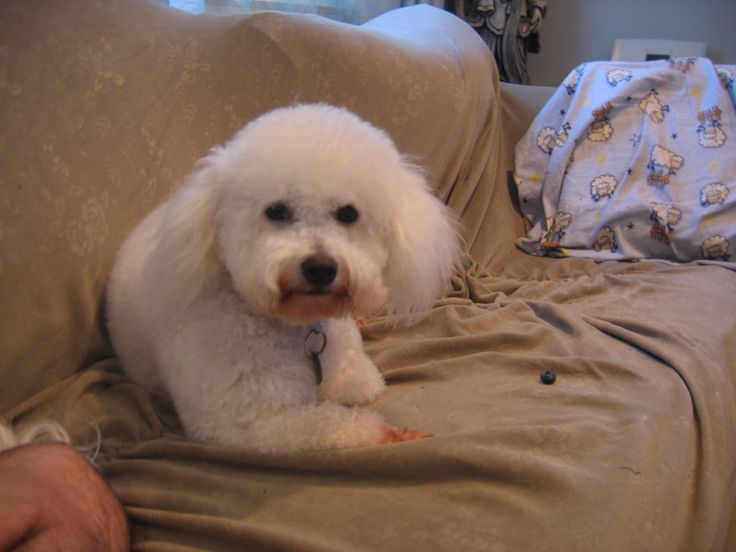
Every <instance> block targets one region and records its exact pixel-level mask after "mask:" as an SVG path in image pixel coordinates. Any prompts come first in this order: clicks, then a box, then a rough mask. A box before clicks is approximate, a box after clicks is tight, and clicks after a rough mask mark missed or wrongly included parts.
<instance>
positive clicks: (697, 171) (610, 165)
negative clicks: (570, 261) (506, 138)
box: [515, 58, 736, 268]
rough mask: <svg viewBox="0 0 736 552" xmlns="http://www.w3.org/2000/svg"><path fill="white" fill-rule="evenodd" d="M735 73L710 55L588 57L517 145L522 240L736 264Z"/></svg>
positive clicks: (620, 254) (531, 246)
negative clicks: (641, 59)
mask: <svg viewBox="0 0 736 552" xmlns="http://www.w3.org/2000/svg"><path fill="white" fill-rule="evenodd" d="M735 77H736V66H716V65H713V63H711V62H710V61H709V60H707V59H703V58H697V59H694V58H687V59H672V60H661V61H654V62H645V63H625V62H592V63H587V64H584V65H581V66H579V67H577V68H576V69H575V70H574V71H572V73H570V75H569V76H568V77H567V78H566V79H565V81H564V82H563V84H562V85H561V86H560V87H559V88H558V89H557V91H556V92H555V93H554V95H553V96H552V98H551V99H550V100H549V102H548V103H547V104H546V105H545V107H544V109H543V110H542V111H541V112H540V113H539V115H538V116H537V118H536V119H535V120H534V122H533V123H532V125H531V127H530V128H529V130H528V131H527V133H526V134H525V135H524V137H523V138H522V140H521V141H520V142H519V144H517V146H516V151H515V155H516V161H515V163H516V166H515V181H516V185H517V187H518V193H519V204H520V208H521V210H522V213H523V214H524V216H525V218H526V221H527V223H528V224H527V236H526V237H525V238H522V239H520V240H519V241H518V242H517V245H518V246H519V247H520V248H521V249H523V250H524V251H526V252H527V253H530V254H533V255H552V256H570V257H573V256H577V257H591V258H594V259H598V260H606V259H618V260H623V259H641V258H655V259H665V260H670V261H702V262H718V263H719V264H725V265H728V266H729V267H731V268H733V267H734V266H736V264H734V261H736V257H734V248H736V210H734V205H735V202H736V191H734V190H733V188H734V185H735V184H736V112H735V105H736V94H735V92H734V78H735Z"/></svg>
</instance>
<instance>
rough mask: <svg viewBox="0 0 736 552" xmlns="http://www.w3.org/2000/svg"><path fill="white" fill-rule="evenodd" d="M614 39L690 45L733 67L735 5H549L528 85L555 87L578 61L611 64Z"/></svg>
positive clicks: (640, 1) (632, 0)
mask: <svg viewBox="0 0 736 552" xmlns="http://www.w3.org/2000/svg"><path fill="white" fill-rule="evenodd" d="M616 38H658V39H669V40H692V41H697V42H705V43H706V44H707V45H708V49H707V56H708V57H709V58H711V59H712V60H713V61H714V62H715V63H732V64H736V0H549V3H548V8H547V16H546V17H545V19H544V24H543V27H542V34H541V41H542V51H541V53H539V54H529V60H528V66H529V74H530V76H531V80H532V84H542V85H549V86H557V85H558V84H560V82H562V80H563V79H564V78H565V76H566V75H567V74H568V73H569V72H570V71H571V70H572V69H573V68H574V67H576V66H577V65H579V64H580V63H582V62H584V61H591V60H606V59H610V58H611V50H612V49H613V41H614V39H616Z"/></svg>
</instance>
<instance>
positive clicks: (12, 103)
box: [0, 0, 495, 415]
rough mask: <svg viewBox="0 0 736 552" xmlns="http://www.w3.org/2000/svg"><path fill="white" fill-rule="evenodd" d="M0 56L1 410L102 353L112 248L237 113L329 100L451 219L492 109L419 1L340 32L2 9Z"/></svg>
mask: <svg viewBox="0 0 736 552" xmlns="http://www.w3.org/2000/svg"><path fill="white" fill-rule="evenodd" d="M0 58H1V59H2V61H1V63H0V68H1V69H0V71H1V73H0V103H1V105H2V106H3V107H2V109H1V110H0V167H2V172H1V173H0V281H2V284H3V285H2V288H1V289H0V304H1V305H2V307H3V309H2V312H1V313H0V351H1V353H0V378H2V381H3V385H1V386H0V415H2V414H3V413H5V412H7V411H8V409H9V408H11V407H12V406H13V405H16V404H18V403H19V402H21V401H23V400H24V399H26V398H28V397H29V396H31V395H33V394H34V393H38V392H39V391H41V390H43V389H45V388H47V387H49V386H50V385H52V384H54V383H56V382H59V381H61V380H63V379H64V378H66V377H68V376H71V375H73V374H74V373H75V372H77V371H78V370H79V369H81V368H83V367H84V366H86V365H88V364H90V363H91V362H93V361H94V360H96V359H100V358H102V357H105V356H109V355H111V354H112V351H111V350H110V347H109V344H108V342H107V340H106V338H105V335H104V313H103V312H102V310H103V307H102V305H103V304H104V301H103V296H104V288H105V283H106V280H107V275H108V273H109V270H110V267H111V265H112V263H113V260H114V256H115V253H116V251H117V249H118V247H119V246H120V244H121V243H122V241H123V240H124V239H125V236H126V235H127V234H128V232H130V230H131V229H132V228H133V226H134V225H135V224H136V223H137V222H138V221H139V220H140V219H141V218H142V217H143V216H144V214H145V213H146V212H148V211H149V210H151V209H152V208H153V207H154V206H155V205H157V204H158V203H160V202H161V201H163V200H164V199H165V198H166V197H167V196H168V195H169V194H170V193H171V191H172V190H174V189H176V188H177V187H178V186H179V185H180V183H181V182H182V179H183V178H184V176H185V175H186V174H187V173H188V172H189V171H190V170H191V169H192V167H193V165H194V163H195V162H196V160H197V159H198V158H200V157H201V156H203V155H204V154H206V153H207V151H208V149H209V148H210V147H212V146H213V145H215V144H218V143H222V142H224V141H225V140H227V139H228V138H229V137H230V136H231V135H232V134H233V133H234V132H235V131H236V130H237V129H239V128H240V127H241V126H242V125H243V124H245V123H246V122H247V121H249V120H250V119H252V118H254V117H256V116H257V115H259V114H260V113H263V112H265V111H268V110H270V109H272V108H274V107H277V106H280V105H285V104H291V103H294V102H316V101H322V102H330V103H334V104H337V105H342V106H345V107H347V108H349V109H351V110H353V111H355V112H357V113H358V114H359V115H361V116H362V117H364V118H366V119H368V120H370V121H371V122H373V123H374V124H376V125H377V126H379V127H382V128H385V129H386V130H387V131H388V132H389V133H390V134H391V135H392V137H393V138H394V140H395V141H396V142H397V144H398V146H399V148H400V149H401V150H402V151H404V152H405V153H407V154H409V155H410V156H412V158H413V159H414V160H416V162H417V163H419V164H421V165H423V166H424V167H425V168H426V170H427V173H428V176H429V179H430V181H431V182H432V183H433V185H435V186H436V187H437V191H438V194H439V195H440V196H441V197H442V198H443V199H445V200H447V201H449V202H450V203H451V204H452V205H453V207H454V208H456V210H457V211H458V212H459V213H460V214H461V216H462V213H463V211H464V210H465V206H466V205H467V203H468V201H469V200H470V198H471V196H472V194H468V193H466V192H465V191H463V190H458V192H461V193H459V194H458V193H456V192H455V190H454V188H455V183H456V181H458V179H462V180H467V175H468V174H470V173H472V171H471V169H470V168H469V166H468V163H470V161H471V160H476V159H481V160H483V159H485V157H486V154H485V153H483V152H480V153H478V152H474V148H475V147H476V143H477V142H478V139H479V136H481V135H482V134H483V133H484V132H486V130H485V126H486V124H487V120H488V113H489V112H490V110H491V109H492V107H493V105H494V104H493V102H492V96H493V93H494V86H495V84H494V76H495V73H494V68H493V63H492V61H491V57H490V56H489V55H488V52H487V51H486V50H485V47H484V45H483V43H482V41H480V40H479V39H478V38H477V37H476V36H475V34H474V33H473V32H472V30H470V29H469V28H467V26H466V25H465V24H464V23H462V22H461V21H460V20H457V19H456V18H454V17H453V16H451V15H449V14H447V13H446V12H442V11H440V10H436V9H432V8H428V7H416V8H409V9H406V10H398V11H397V12H391V13H389V14H386V15H384V16H382V17H380V18H378V19H376V20H374V21H372V22H369V23H368V24H366V25H364V26H362V27H354V26H350V25H345V24H341V23H337V22H332V21H328V20H325V19H322V18H319V17H315V16H303V15H286V14H273V13H271V14H257V15H254V16H232V17H230V16H227V17H214V16H207V15H199V16H197V15H190V14H186V13H183V12H178V11H176V10H173V9H170V8H167V7H165V6H162V5H159V4H156V3H153V2H145V1H143V0H107V1H105V2H97V3H91V2H87V1H86V0H69V1H66V2H57V1H55V0H7V1H5V2H2V3H1V4H0ZM484 147H485V146H484ZM474 162H475V161H474Z"/></svg>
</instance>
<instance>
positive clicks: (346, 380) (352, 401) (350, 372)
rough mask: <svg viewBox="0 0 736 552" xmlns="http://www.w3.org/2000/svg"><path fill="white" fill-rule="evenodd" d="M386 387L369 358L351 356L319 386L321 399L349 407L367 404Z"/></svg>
mask: <svg viewBox="0 0 736 552" xmlns="http://www.w3.org/2000/svg"><path fill="white" fill-rule="evenodd" d="M385 386H386V384H385V383H384V381H383V377H381V374H380V373H379V372H378V369H377V368H376V366H375V365H374V364H373V362H371V360H370V359H369V358H368V357H366V356H364V355H349V356H348V357H347V358H345V359H344V362H343V365H342V366H340V367H339V368H338V369H337V370H335V372H334V373H332V374H329V375H328V376H327V377H326V378H325V381H324V382H322V384H321V385H320V386H319V398H320V400H329V401H333V402H338V403H342V404H349V405H359V404H367V403H369V402H371V401H373V400H374V399H375V398H376V397H377V396H378V395H379V394H380V393H381V392H382V391H383V389H384V388H385Z"/></svg>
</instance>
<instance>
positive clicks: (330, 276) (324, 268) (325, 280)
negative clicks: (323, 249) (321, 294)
mask: <svg viewBox="0 0 736 552" xmlns="http://www.w3.org/2000/svg"><path fill="white" fill-rule="evenodd" d="M302 274H303V275H304V279H305V280H306V281H307V283H309V284H311V285H313V286H314V287H318V288H323V287H327V286H329V285H330V284H331V283H332V282H334V281H335V278H336V277H337V261H335V259H333V258H332V257H329V256H327V255H313V256H311V257H307V259H306V260H305V261H304V262H303V263H302Z"/></svg>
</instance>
